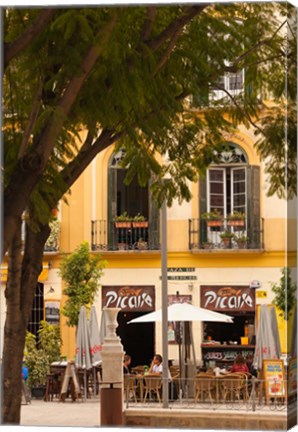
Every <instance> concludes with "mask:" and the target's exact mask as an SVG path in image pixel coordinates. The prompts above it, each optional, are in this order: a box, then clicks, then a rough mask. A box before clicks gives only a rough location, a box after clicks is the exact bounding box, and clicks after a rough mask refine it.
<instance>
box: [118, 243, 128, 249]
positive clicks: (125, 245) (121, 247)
mask: <svg viewBox="0 0 298 432" xmlns="http://www.w3.org/2000/svg"><path fill="white" fill-rule="evenodd" d="M117 246H118V250H126V249H127V244H126V243H118V245H117Z"/></svg>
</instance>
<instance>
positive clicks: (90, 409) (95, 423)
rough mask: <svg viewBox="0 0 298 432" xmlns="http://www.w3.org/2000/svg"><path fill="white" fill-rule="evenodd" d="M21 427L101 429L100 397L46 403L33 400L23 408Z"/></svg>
mask: <svg viewBox="0 0 298 432" xmlns="http://www.w3.org/2000/svg"><path fill="white" fill-rule="evenodd" d="M20 425H21V426H71V427H73V426H76V427H85V426H88V427H99V425H100V402H99V398H98V397H96V398H95V397H93V398H91V399H87V400H86V402H85V401H76V402H72V401H70V400H66V401H65V402H58V401H57V400H55V401H53V402H44V401H43V400H35V399H33V400H32V401H31V403H30V404H28V405H22V406H21V423H20Z"/></svg>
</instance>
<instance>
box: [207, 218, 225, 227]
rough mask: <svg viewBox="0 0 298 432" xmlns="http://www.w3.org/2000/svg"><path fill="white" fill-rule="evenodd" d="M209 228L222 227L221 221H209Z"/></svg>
mask: <svg viewBox="0 0 298 432" xmlns="http://www.w3.org/2000/svg"><path fill="white" fill-rule="evenodd" d="M207 226H208V227H220V226H222V221H221V220H207Z"/></svg>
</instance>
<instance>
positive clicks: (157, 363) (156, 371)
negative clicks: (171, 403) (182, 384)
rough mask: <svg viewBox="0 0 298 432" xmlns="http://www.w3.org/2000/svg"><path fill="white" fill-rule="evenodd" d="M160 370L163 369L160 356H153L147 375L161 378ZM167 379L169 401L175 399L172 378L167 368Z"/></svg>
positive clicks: (175, 393)
mask: <svg viewBox="0 0 298 432" xmlns="http://www.w3.org/2000/svg"><path fill="white" fill-rule="evenodd" d="M162 369H163V364H162V356H161V355H160V354H155V356H154V357H153V360H152V362H151V366H150V368H149V371H148V373H149V374H151V375H159V376H161V375H162ZM168 378H169V396H170V398H171V399H177V391H176V387H175V385H174V382H173V381H172V376H171V373H170V370H169V368H168Z"/></svg>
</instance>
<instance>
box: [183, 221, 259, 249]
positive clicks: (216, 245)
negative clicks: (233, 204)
mask: <svg viewBox="0 0 298 432" xmlns="http://www.w3.org/2000/svg"><path fill="white" fill-rule="evenodd" d="M188 227H189V230H188V238H189V249H190V250H201V249H209V250H212V249H213V250H220V249H259V250H263V249H264V219H263V218H262V219H257V220H254V221H249V220H248V221H247V220H242V221H232V220H229V219H222V220H218V221H213V220H209V221H208V220H206V219H189V223H188Z"/></svg>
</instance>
